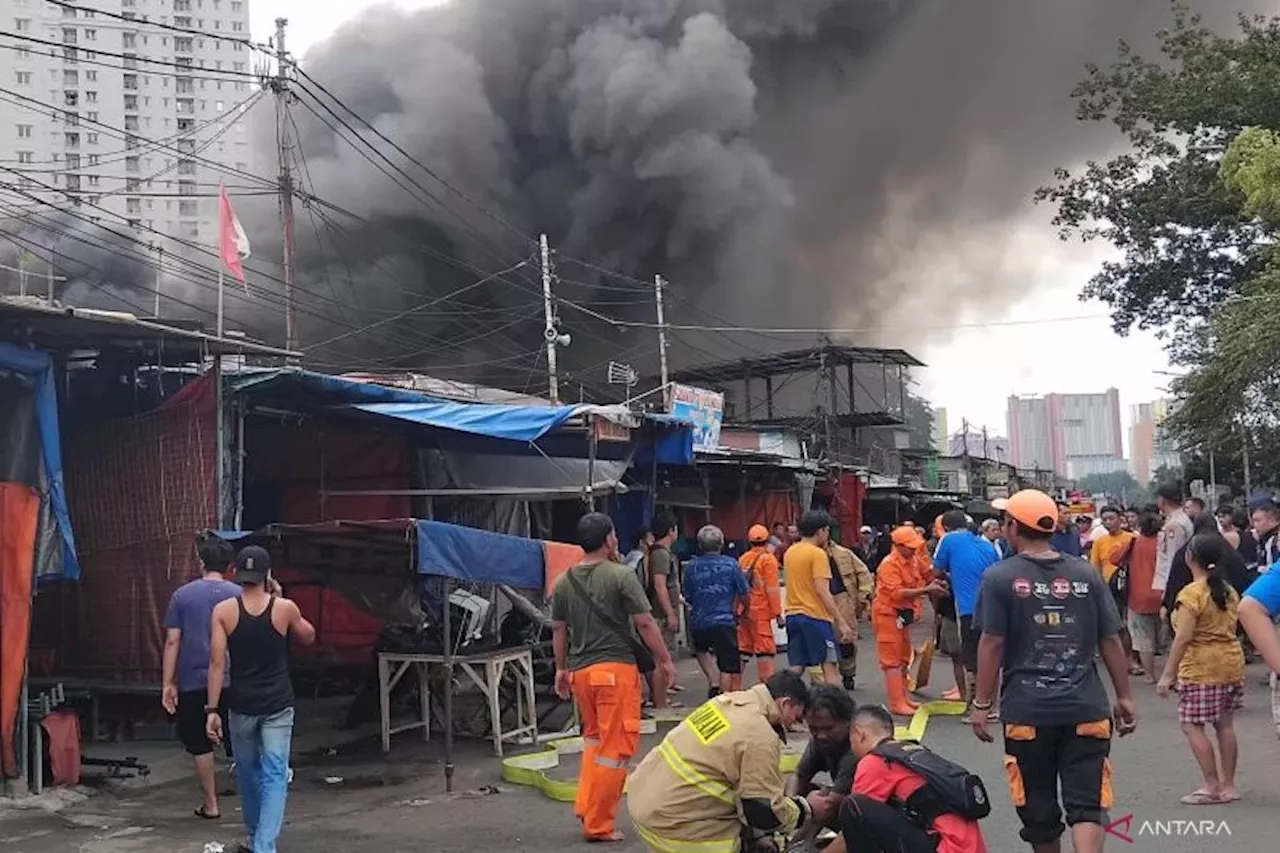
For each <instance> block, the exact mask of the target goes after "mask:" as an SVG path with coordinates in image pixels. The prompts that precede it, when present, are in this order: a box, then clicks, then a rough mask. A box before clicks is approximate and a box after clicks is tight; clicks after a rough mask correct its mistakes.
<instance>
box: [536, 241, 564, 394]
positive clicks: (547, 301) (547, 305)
mask: <svg viewBox="0 0 1280 853" xmlns="http://www.w3.org/2000/svg"><path fill="white" fill-rule="evenodd" d="M538 243H539V245H540V247H541V249H542V314H543V317H544V319H545V320H546V321H547V328H546V329H545V331H544V333H543V337H545V338H546V339H547V381H548V390H547V396H548V397H550V398H551V404H552V405H553V406H558V405H560V380H559V378H558V377H557V376H556V339H557V338H559V337H560V333H559V331H557V329H556V315H555V309H554V308H553V307H552V305H551V244H550V243H549V242H547V235H546V234H543V235H542V236H541V237H539V238H538Z"/></svg>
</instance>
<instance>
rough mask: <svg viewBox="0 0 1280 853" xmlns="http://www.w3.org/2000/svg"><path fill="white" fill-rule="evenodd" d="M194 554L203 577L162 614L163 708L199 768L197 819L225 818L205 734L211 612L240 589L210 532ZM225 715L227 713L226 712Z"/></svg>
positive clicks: (229, 556)
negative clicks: (228, 574)
mask: <svg viewBox="0 0 1280 853" xmlns="http://www.w3.org/2000/svg"><path fill="white" fill-rule="evenodd" d="M196 552H197V553H198V554H199V555H200V562H201V563H203V564H204V576H203V577H200V578H198V579H196V580H193V581H190V582H188V583H185V584H183V585H182V586H180V587H178V589H176V590H175V591H174V593H173V596H172V597H171V598H170V599H169V609H168V610H167V611H165V615H164V629H165V638H164V687H163V692H162V694H161V697H162V698H161V701H162V702H163V703H164V709H165V710H166V711H168V712H169V713H170V714H176V715H177V727H178V739H179V740H180V741H181V742H182V746H183V748H184V749H186V751H187V752H188V753H189V754H190V755H191V757H192V759H193V760H194V761H195V765H196V779H197V780H198V781H199V782H200V791H201V793H202V794H203V795H204V802H203V803H201V805H200V808H198V809H196V817H201V818H205V819H207V820H214V819H216V818H218V817H220V816H221V814H222V813H221V811H219V809H218V791H217V786H216V782H215V780H214V765H213V743H211V742H210V740H209V738H208V736H207V735H206V734H205V716H206V715H205V710H204V706H205V697H206V695H207V688H208V679H209V636H210V627H211V620H212V616H213V608H214V607H216V606H217V605H218V603H219V602H222V601H225V600H227V599H228V598H235V597H237V596H239V595H240V587H239V586H238V585H236V584H234V583H232V582H231V581H229V580H227V579H225V578H224V577H223V576H222V575H223V572H225V571H226V570H227V569H228V568H229V567H230V565H231V563H232V561H233V560H234V559H235V549H234V548H233V547H232V546H231V543H230V542H228V541H226V540H225V539H220V538H219V537H218V536H216V535H214V533H213V532H212V531H208V530H206V531H203V532H202V533H199V534H197V535H196ZM222 714H223V716H224V717H225V716H226V709H225V708H224V709H223V710H222ZM229 750H230V748H229V747H228V753H229Z"/></svg>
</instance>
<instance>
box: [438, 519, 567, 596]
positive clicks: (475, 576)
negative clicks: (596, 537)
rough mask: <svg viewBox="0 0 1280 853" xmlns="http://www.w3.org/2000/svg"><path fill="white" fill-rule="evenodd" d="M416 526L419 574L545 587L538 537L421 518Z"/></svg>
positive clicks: (523, 586) (480, 581) (524, 586)
mask: <svg viewBox="0 0 1280 853" xmlns="http://www.w3.org/2000/svg"><path fill="white" fill-rule="evenodd" d="M417 526H418V573H419V574H423V575H440V576H442V577H449V578H456V579H457V580H462V581H475V582H479V583H503V584H507V585H508V586H513V587H517V588H520V589H541V588H542V580H543V571H544V569H543V556H542V543H541V542H539V541H538V540H536V539H524V538H522V537H519V536H506V535H504V534H502V533H490V532H489V531H487V530H475V529H473V528H470V527H458V526H457V525H454V524H445V523H444V522H441V521H418V522H417Z"/></svg>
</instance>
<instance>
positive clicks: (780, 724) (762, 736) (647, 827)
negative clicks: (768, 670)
mask: <svg viewBox="0 0 1280 853" xmlns="http://www.w3.org/2000/svg"><path fill="white" fill-rule="evenodd" d="M810 701H811V700H810V696H809V690H808V688H807V687H806V686H805V684H804V681H803V679H801V677H800V676H798V675H796V674H795V673H792V672H789V671H783V672H779V673H776V674H775V675H773V676H772V677H771V678H770V679H769V680H768V681H767V682H766V683H764V684H757V685H756V686H754V687H752V688H751V689H750V690H743V691H737V692H734V693H725V694H722V695H720V696H717V697H715V698H714V699H712V700H711V701H709V702H707V703H706V704H704V705H702V706H700V707H699V708H697V709H696V710H694V711H693V712H692V713H691V714H689V716H688V717H687V718H686V719H685V720H684V722H682V723H681V724H680V725H679V726H677V727H676V728H674V729H672V730H671V732H670V733H668V734H667V736H666V737H665V738H664V739H663V741H662V743H661V744H659V745H658V747H657V748H656V749H654V750H652V751H651V752H650V753H649V754H648V755H646V756H645V758H644V760H643V761H641V762H640V766H639V767H637V768H636V771H635V773H633V774H632V775H631V778H630V780H629V781H628V783H627V808H628V810H629V811H630V812H631V820H632V823H633V824H634V826H635V828H636V833H637V834H638V835H639V836H640V838H641V840H642V841H644V842H645V844H646V845H648V847H649V849H650V850H651V851H655V853H737V851H738V850H739V849H740V848H741V846H742V844H743V840H744V837H745V839H746V840H747V841H748V842H749V843H753V842H754V841H755V839H756V838H768V837H772V835H774V834H776V833H789V832H791V831H793V830H794V829H796V827H798V826H801V825H803V824H805V823H807V822H808V821H811V820H823V819H825V818H826V817H828V816H829V815H830V814H831V813H832V812H833V811H834V810H835V808H836V807H837V806H838V805H839V800H838V799H834V798H832V797H830V796H828V795H824V794H822V793H821V792H814V793H812V794H810V795H808V797H788V796H787V795H786V793H785V784H784V781H783V777H782V770H781V768H780V767H779V765H778V762H779V760H780V758H781V755H782V740H781V738H780V737H779V735H780V733H782V732H785V730H786V729H788V728H790V727H791V726H793V725H795V724H796V722H798V721H799V720H800V719H801V718H803V717H804V715H805V712H806V711H807V710H808V709H809V705H810Z"/></svg>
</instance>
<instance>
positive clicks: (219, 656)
mask: <svg viewBox="0 0 1280 853" xmlns="http://www.w3.org/2000/svg"><path fill="white" fill-rule="evenodd" d="M270 572H271V559H270V557H268V555H267V552H266V551H265V550H263V549H262V548H259V547H258V546H257V545H250V546H249V547H247V548H244V549H243V550H241V551H240V553H239V554H238V555H237V556H236V582H237V583H239V584H240V586H241V588H242V590H243V591H242V592H241V594H240V597H239V598H236V599H231V600H228V601H224V602H222V603H221V604H219V605H218V606H217V607H215V608H214V609H213V628H212V636H211V638H210V658H209V695H208V704H207V705H206V706H205V714H206V717H205V726H206V728H207V731H208V734H209V739H210V740H212V741H213V742H214V743H217V742H219V741H221V740H222V734H223V733H222V717H221V716H220V715H219V713H218V707H219V700H220V699H221V698H222V682H223V671H224V669H225V667H226V660H227V655H228V653H229V654H230V656H231V686H230V688H229V690H228V694H229V695H228V698H227V703H226V707H227V710H228V712H229V713H228V717H229V718H230V726H231V732H230V736H231V745H232V747H233V748H234V750H235V755H236V769H237V771H238V773H239V778H240V805H241V808H242V811H243V813H244V825H245V829H247V830H248V843H246V844H242V845H240V853H276V839H277V838H278V837H279V835H280V828H281V827H282V826H283V825H284V806H285V799H286V798H287V797H288V794H289V746H290V744H291V743H292V741H293V682H292V681H291V680H290V679H289V660H288V652H289V636H290V634H292V635H293V637H294V639H296V640H297V641H298V642H299V643H301V644H303V645H304V646H309V645H311V644H312V643H314V642H315V640H316V629H315V628H314V627H313V626H312V625H311V623H310V622H308V621H307V620H306V619H304V618H302V612H301V611H300V610H298V605H297V604H294V603H293V602H292V601H290V600H289V599H287V598H283V597H281V595H280V591H281V590H280V586H279V584H277V583H276V582H275V581H274V580H272V578H271V573H270Z"/></svg>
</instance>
